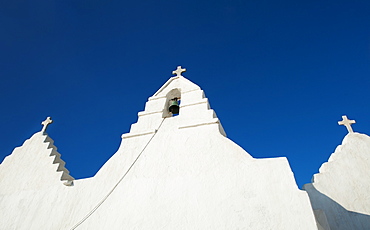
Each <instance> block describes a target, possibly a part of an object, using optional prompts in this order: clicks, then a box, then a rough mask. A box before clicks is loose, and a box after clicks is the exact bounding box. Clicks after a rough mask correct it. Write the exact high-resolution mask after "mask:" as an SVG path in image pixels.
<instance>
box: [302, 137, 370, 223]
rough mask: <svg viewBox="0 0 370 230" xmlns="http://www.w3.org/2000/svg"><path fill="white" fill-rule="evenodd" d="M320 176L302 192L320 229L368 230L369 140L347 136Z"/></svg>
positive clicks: (314, 178) (324, 165)
mask: <svg viewBox="0 0 370 230" xmlns="http://www.w3.org/2000/svg"><path fill="white" fill-rule="evenodd" d="M319 172H320V173H318V174H315V175H314V177H313V178H312V180H313V181H312V182H313V183H310V184H306V185H305V186H304V189H305V190H306V191H307V192H308V194H309V196H310V199H311V202H312V206H313V209H315V213H317V216H318V221H319V224H320V225H322V226H323V229H325V230H328V229H330V230H347V229H351V230H362V229H370V137H369V136H367V135H365V134H359V133H349V134H348V135H347V136H346V137H345V138H344V140H343V143H342V145H339V146H338V147H337V148H336V150H335V152H334V153H333V154H332V155H331V156H330V158H329V161H328V162H326V163H324V164H323V165H322V166H321V168H320V170H319ZM324 226H327V227H324Z"/></svg>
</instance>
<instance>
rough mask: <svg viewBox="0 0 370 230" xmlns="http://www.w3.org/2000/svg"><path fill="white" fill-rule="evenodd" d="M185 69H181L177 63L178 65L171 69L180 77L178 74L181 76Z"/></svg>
mask: <svg viewBox="0 0 370 230" xmlns="http://www.w3.org/2000/svg"><path fill="white" fill-rule="evenodd" d="M185 71H186V69H182V68H181V66H180V65H179V66H177V69H176V70H174V71H172V74H176V77H180V76H182V75H181V74H182V73H183V72H185Z"/></svg>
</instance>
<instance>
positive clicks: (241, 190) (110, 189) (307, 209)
mask: <svg viewBox="0 0 370 230" xmlns="http://www.w3.org/2000/svg"><path fill="white" fill-rule="evenodd" d="M178 94H180V96H181V108H180V115H179V116H175V117H171V116H170V114H169V113H168V112H167V105H166V103H167V102H168V99H170V97H173V96H179V95H178ZM45 140H49V141H50V140H51V139H50V138H49V137H47V136H45V135H42V133H36V134H35V135H34V136H33V137H32V138H31V139H30V140H28V141H26V142H25V144H24V145H23V146H22V147H19V148H16V149H15V151H14V152H13V154H12V155H11V156H9V157H7V158H6V160H4V162H3V163H2V164H1V165H0V188H1V190H0V220H1V221H0V229H37V230H39V229H74V228H75V229H89V230H90V229H253V230H257V229H261V230H266V229H274V230H275V229H282V230H289V229H291V230H297V229H302V230H305V229H307V230H313V229H317V227H316V221H315V217H314V214H313V211H312V209H311V204H310V201H309V198H308V195H307V193H306V192H305V191H301V190H299V189H298V188H297V185H296V183H295V180H294V177H293V173H292V171H291V169H290V167H289V164H288V161H287V160H286V158H273V159H254V158H252V157H251V156H250V155H249V154H248V153H247V152H246V151H245V150H243V149H242V148H240V147H239V146H238V145H237V144H235V143H234V142H232V141H231V140H229V139H228V138H227V137H226V134H225V132H224V129H223V128H222V126H221V123H220V121H219V120H218V118H217V116H216V114H215V112H214V111H213V110H211V109H210V106H209V103H208V100H207V98H205V96H204V92H203V91H202V90H201V89H200V88H199V87H198V86H197V85H195V84H193V83H192V82H190V81H189V80H187V79H185V78H184V77H182V76H179V77H173V78H171V79H169V81H168V82H166V84H165V85H164V86H163V87H162V88H160V89H159V90H158V92H156V93H155V94H154V95H153V96H152V97H150V98H149V100H148V102H147V103H146V107H145V111H143V112H140V113H139V118H138V122H137V123H135V124H133V125H132V127H131V130H130V133H127V134H124V135H122V143H121V146H120V148H119V150H118V151H117V152H116V153H115V154H114V155H113V156H112V157H111V159H110V160H108V161H107V162H106V164H105V165H104V166H103V167H102V168H101V169H100V170H99V172H98V173H97V174H96V175H95V176H94V177H92V178H88V179H81V180H75V181H74V185H73V186H65V185H64V184H63V181H61V175H59V174H58V176H53V175H54V174H56V169H55V167H54V168H52V166H53V164H52V161H50V159H49V158H50V157H49V156H48V154H49V152H48V151H49V150H48V144H47V143H45ZM41 154H42V155H41ZM140 154H141V155H140ZM13 155H14V156H13ZM15 155H17V156H21V157H15ZM139 155H140V156H139ZM138 156H139V158H138V159H137V157H138ZM135 159H137V161H136V163H135V164H133V162H135ZM40 163H42V164H43V165H45V167H44V166H43V167H40V168H38V169H37V170H36V171H37V173H38V175H41V176H40V177H37V176H34V175H31V174H29V175H25V176H24V177H23V176H13V175H16V174H18V173H20V172H21V171H22V170H26V171H27V170H28V172H29V171H32V170H34V168H35V166H36V165H40ZM19 165H21V168H19V167H20V166H19ZM48 165H51V166H50V167H49V166H48ZM131 166H132V167H131ZM28 167H30V169H26V168H28ZM130 167H131V168H130ZM129 169H130V171H129V172H128V170H129ZM63 170H64V169H63ZM63 170H62V171H63ZM63 172H64V173H65V174H66V173H67V171H66V170H64V171H63ZM127 172H128V173H127ZM126 173H127V174H126ZM125 174H126V176H124V175H125ZM66 175H67V174H66ZM7 177H9V178H10V179H4V178H7ZM25 183H28V184H32V186H23V184H25ZM5 184H6V187H7V188H4V185H5ZM20 184H21V186H20Z"/></svg>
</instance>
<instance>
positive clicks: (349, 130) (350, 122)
mask: <svg viewBox="0 0 370 230" xmlns="http://www.w3.org/2000/svg"><path fill="white" fill-rule="evenodd" d="M342 119H343V120H341V121H338V125H344V126H346V128H347V130H348V132H349V133H353V129H352V127H351V125H352V124H354V123H356V121H355V120H348V118H347V116H346V115H344V116H342Z"/></svg>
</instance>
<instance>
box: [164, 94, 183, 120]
mask: <svg viewBox="0 0 370 230" xmlns="http://www.w3.org/2000/svg"><path fill="white" fill-rule="evenodd" d="M174 98H177V100H180V99H181V89H178V88H175V89H172V90H171V91H170V92H168V93H167V95H166V102H165V104H164V108H163V113H162V117H163V118H164V117H172V116H173V114H172V113H171V112H170V110H169V107H170V104H171V100H173V99H174ZM178 114H180V112H179V113H178Z"/></svg>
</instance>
